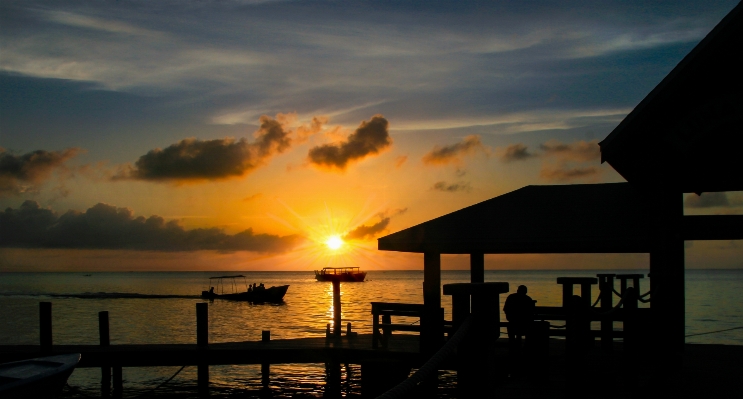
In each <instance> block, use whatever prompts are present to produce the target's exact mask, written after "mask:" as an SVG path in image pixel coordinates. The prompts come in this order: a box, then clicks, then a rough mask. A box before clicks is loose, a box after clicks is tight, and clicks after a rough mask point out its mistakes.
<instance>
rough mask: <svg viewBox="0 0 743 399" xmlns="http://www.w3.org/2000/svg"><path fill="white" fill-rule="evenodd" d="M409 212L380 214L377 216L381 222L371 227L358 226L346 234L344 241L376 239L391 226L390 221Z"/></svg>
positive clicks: (396, 210)
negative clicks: (376, 236) (375, 237)
mask: <svg viewBox="0 0 743 399" xmlns="http://www.w3.org/2000/svg"><path fill="white" fill-rule="evenodd" d="M407 211H408V208H403V209H395V210H392V211H389V210H388V211H385V212H380V213H378V214H377V216H378V217H379V219H380V220H379V222H377V223H374V224H371V225H361V226H358V227H356V228H355V229H353V230H351V231H349V232H348V233H346V235H345V236H343V239H344V240H363V239H365V238H369V239H371V238H374V236H375V235H377V234H378V233H381V232H383V231H384V230H385V229H387V226H388V225H389V224H390V220H391V219H392V218H393V217H395V216H397V215H402V214H403V213H405V212H407Z"/></svg>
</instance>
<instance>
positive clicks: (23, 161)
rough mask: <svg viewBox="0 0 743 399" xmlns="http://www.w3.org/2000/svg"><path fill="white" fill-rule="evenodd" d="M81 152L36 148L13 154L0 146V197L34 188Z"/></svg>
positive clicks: (76, 149) (78, 150)
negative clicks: (31, 150) (21, 153)
mask: <svg viewBox="0 0 743 399" xmlns="http://www.w3.org/2000/svg"><path fill="white" fill-rule="evenodd" d="M80 152H82V151H81V150H80V149H79V148H68V149H66V150H62V151H45V150H36V151H33V152H29V153H27V154H23V155H13V154H11V153H9V152H7V151H6V150H5V149H4V148H2V147H0V197H2V196H5V195H10V194H21V193H24V192H28V191H32V190H34V185H35V184H38V183H41V182H42V181H44V180H46V179H47V178H49V176H50V175H51V174H52V172H53V171H54V170H55V169H62V168H64V163H65V162H66V161H67V160H69V159H70V158H74V157H75V156H76V155H78V154H79V153H80Z"/></svg>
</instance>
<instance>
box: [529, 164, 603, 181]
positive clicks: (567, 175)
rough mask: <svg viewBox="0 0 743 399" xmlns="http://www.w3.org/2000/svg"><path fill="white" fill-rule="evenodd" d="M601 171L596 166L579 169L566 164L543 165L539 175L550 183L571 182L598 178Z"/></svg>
mask: <svg viewBox="0 0 743 399" xmlns="http://www.w3.org/2000/svg"><path fill="white" fill-rule="evenodd" d="M599 173H600V170H599V168H598V167H596V166H588V167H578V166H575V167H574V166H569V165H566V164H560V165H557V166H555V165H543V166H542V170H541V171H540V173H539V175H540V176H541V177H542V178H543V179H545V180H550V181H561V182H564V181H571V180H577V179H582V178H586V177H592V176H597V175H598V174H599Z"/></svg>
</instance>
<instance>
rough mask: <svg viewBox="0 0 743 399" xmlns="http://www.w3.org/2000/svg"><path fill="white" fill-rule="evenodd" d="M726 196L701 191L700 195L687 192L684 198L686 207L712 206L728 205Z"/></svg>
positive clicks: (722, 193)
mask: <svg viewBox="0 0 743 399" xmlns="http://www.w3.org/2000/svg"><path fill="white" fill-rule="evenodd" d="M730 205H731V204H730V201H728V196H727V194H725V193H724V192H721V193H702V195H696V194H689V195H687V196H686V199H684V206H685V207H687V208H712V207H715V206H730Z"/></svg>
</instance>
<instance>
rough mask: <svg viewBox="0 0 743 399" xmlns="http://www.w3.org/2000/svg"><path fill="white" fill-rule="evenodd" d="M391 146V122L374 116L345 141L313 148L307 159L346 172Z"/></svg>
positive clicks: (318, 164)
mask: <svg viewBox="0 0 743 399" xmlns="http://www.w3.org/2000/svg"><path fill="white" fill-rule="evenodd" d="M391 145H392V138H391V137H390V133H389V122H388V121H387V119H385V117H384V116H382V115H374V116H373V117H372V118H371V119H370V120H369V121H368V122H367V121H363V122H361V125H360V126H359V127H358V128H357V129H356V131H354V132H353V133H351V134H350V135H349V136H348V138H347V139H346V140H345V141H341V142H340V143H336V144H323V145H319V146H316V147H313V148H311V149H310V151H309V153H308V154H307V159H308V161H309V163H310V164H312V165H315V166H319V167H322V168H327V169H337V170H345V169H346V167H348V164H349V163H351V162H355V161H360V160H362V159H364V158H366V157H368V156H372V155H377V154H379V153H380V152H382V151H384V150H385V149H387V148H388V147H390V146H391Z"/></svg>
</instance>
